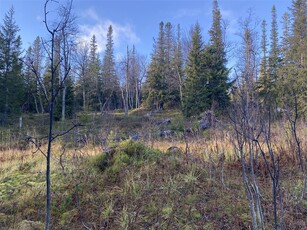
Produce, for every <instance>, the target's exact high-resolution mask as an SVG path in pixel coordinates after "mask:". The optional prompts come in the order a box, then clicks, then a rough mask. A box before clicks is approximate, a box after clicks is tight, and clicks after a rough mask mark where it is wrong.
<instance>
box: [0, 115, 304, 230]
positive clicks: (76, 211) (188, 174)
mask: <svg viewBox="0 0 307 230" xmlns="http://www.w3.org/2000/svg"><path fill="white" fill-rule="evenodd" d="M147 113H148V111H142V110H139V111H133V112H132V113H131V114H130V115H129V117H128V118H126V117H124V115H123V114H122V113H120V112H119V113H117V114H113V115H104V116H101V115H98V114H79V116H78V118H77V119H78V121H80V122H81V123H82V124H84V125H85V126H82V127H80V128H79V129H77V130H74V132H73V133H70V134H69V135H68V136H66V137H64V138H63V139H61V140H58V141H57V142H55V144H54V147H53V151H52V153H53V155H52V175H51V181H52V201H51V203H52V209H51V221H52V225H51V226H52V229H250V228H251V218H250V214H249V208H248V203H247V200H246V195H245V191H244V187H243V183H242V176H241V170H240V163H239V161H238V160H237V158H236V156H235V154H234V153H233V150H232V149H233V148H232V145H231V138H232V136H231V134H230V133H229V131H228V130H227V128H225V127H222V128H216V129H214V130H206V131H204V132H199V131H197V130H195V132H193V133H192V134H190V136H189V137H188V138H187V142H188V144H189V145H188V147H189V155H185V154H184V152H185V150H186V142H184V141H183V137H182V130H183V128H184V127H185V126H191V127H192V128H193V126H195V124H196V121H193V120H190V121H186V124H185V125H184V124H183V118H182V117H181V115H180V113H178V112H177V111H166V112H159V113H156V114H154V115H152V116H150V117H148V116H145V115H146V114H147ZM167 118H170V119H171V120H172V122H171V124H168V125H167V126H166V127H161V126H158V125H157V123H158V122H159V121H161V120H165V119H167ZM27 119H29V123H28V127H30V124H31V127H35V126H36V122H38V123H37V124H42V121H41V120H40V119H44V117H43V116H40V117H38V118H37V119H30V118H26V119H25V124H26V125H27ZM31 122H32V123H31ZM69 125H70V122H67V123H57V124H56V131H57V132H60V131H61V130H64V128H67V127H69ZM37 126H38V125H37ZM279 128H280V127H276V128H275V130H274V133H273V135H275V141H276V143H277V142H278V143H280V145H277V144H276V149H278V148H279V147H278V146H283V148H282V149H279V151H284V154H283V158H282V160H281V167H282V171H281V180H282V184H281V189H282V192H283V199H284V202H283V203H284V221H285V226H286V228H285V229H306V228H307V227H306V226H307V224H306V223H307V219H306V216H307V201H306V200H300V199H299V195H300V191H301V188H302V186H303V184H302V177H301V175H300V173H299V170H298V167H297V165H296V163H295V161H294V160H293V157H292V154H291V152H290V149H289V148H288V147H287V140H286V138H284V136H282V135H280V133H281V130H279ZM39 129H40V130H38V129H34V128H33V130H31V129H28V130H24V131H23V132H21V133H24V132H28V135H33V136H34V134H36V135H37V134H38V135H40V136H43V135H44V130H45V129H44V128H43V127H42V126H41V127H39ZM161 129H172V130H174V133H173V135H172V136H169V137H163V138H162V137H160V136H159V131H160V130H161ZM4 131H7V130H4ZM4 131H3V132H4ZM302 132H304V130H303V131H302ZM136 133H137V134H140V136H141V139H140V140H139V141H132V140H127V139H129V135H131V134H136ZM7 135H8V134H7ZM20 136H22V135H21V134H20ZM18 140H19V142H18V143H22V138H19V139H18ZM305 144H306V143H305V142H304V145H303V146H304V149H306V148H305V147H306V146H305ZM171 146H176V147H177V148H173V150H167V149H168V148H169V147H171ZM17 147H18V146H17ZM17 147H16V146H13V147H9V146H8V147H6V148H4V147H3V150H2V151H1V152H0V229H11V230H13V229H43V222H44V211H45V210H44V208H45V199H44V197H45V178H44V176H45V161H44V157H43V156H42V155H41V154H39V153H38V152H36V153H33V152H34V151H35V148H34V147H33V146H27V148H17ZM107 147H112V148H109V151H108V154H106V153H102V152H103V149H106V148H107ZM42 148H45V145H44V144H43V143H42ZM221 153H224V154H225V156H226V160H225V161H223V162H221V161H220V160H219V159H220V154H221ZM304 154H306V152H304ZM259 161H260V164H259V167H258V171H257V175H258V179H259V184H260V190H261V193H262V196H263V200H262V204H263V211H264V215H265V220H266V223H267V226H268V229H272V224H273V207H272V202H271V184H270V183H271V182H270V178H269V177H268V174H267V172H266V170H265V169H264V168H263V167H261V165H262V164H261V159H259ZM222 172H223V174H222ZM31 226H32V227H31Z"/></svg>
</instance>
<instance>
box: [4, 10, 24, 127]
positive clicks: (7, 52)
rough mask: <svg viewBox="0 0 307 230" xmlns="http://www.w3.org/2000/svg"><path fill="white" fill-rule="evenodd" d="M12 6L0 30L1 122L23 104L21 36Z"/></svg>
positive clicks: (18, 110) (19, 109)
mask: <svg viewBox="0 0 307 230" xmlns="http://www.w3.org/2000/svg"><path fill="white" fill-rule="evenodd" d="M14 13H15V11H14V8H13V7H12V8H11V9H10V10H9V11H8V12H7V13H6V14H5V17H4V20H3V25H2V26H1V30H0V67H1V71H0V113H1V114H3V116H2V118H1V123H2V124H4V123H6V120H7V117H8V114H12V113H16V112H20V111H21V106H22V104H23V88H24V85H23V79H22V63H21V61H20V58H21V38H20V36H19V35H18V31H19V27H18V25H17V24H16V21H15V19H14Z"/></svg>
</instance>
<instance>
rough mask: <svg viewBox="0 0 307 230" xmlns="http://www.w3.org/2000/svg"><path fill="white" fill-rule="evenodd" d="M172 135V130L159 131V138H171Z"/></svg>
mask: <svg viewBox="0 0 307 230" xmlns="http://www.w3.org/2000/svg"><path fill="white" fill-rule="evenodd" d="M173 134H174V131H173V130H170V129H168V130H161V131H160V137H166V136H171V135H173Z"/></svg>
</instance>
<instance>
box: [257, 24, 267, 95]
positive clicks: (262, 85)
mask: <svg viewBox="0 0 307 230" xmlns="http://www.w3.org/2000/svg"><path fill="white" fill-rule="evenodd" d="M266 26H267V23H266V21H265V20H263V21H262V23H261V30H262V36H261V51H262V58H261V63H260V77H259V86H258V87H259V94H260V96H262V97H265V95H267V89H268V80H269V79H268V54H267V45H268V44H267V29H266Z"/></svg>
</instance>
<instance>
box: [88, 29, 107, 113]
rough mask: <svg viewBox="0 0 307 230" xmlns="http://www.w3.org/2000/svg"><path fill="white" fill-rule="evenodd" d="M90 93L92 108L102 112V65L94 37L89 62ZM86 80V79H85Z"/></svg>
mask: <svg viewBox="0 0 307 230" xmlns="http://www.w3.org/2000/svg"><path fill="white" fill-rule="evenodd" d="M88 62H89V63H88V68H89V69H88V74H89V81H88V87H89V88H88V89H87V90H88V91H89V93H88V94H89V100H90V107H91V109H94V110H101V108H102V103H103V102H102V100H103V99H102V79H101V65H100V60H99V54H98V45H97V40H96V36H95V35H93V37H92V38H91V41H90V51H89V60H88ZM84 80H86V79H84Z"/></svg>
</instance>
